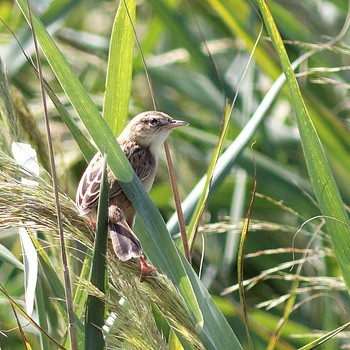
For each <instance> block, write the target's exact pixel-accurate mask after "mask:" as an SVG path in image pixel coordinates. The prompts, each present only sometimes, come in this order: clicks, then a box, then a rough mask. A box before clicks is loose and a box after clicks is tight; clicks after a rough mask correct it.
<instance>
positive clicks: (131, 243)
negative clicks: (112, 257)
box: [108, 205, 143, 261]
mask: <svg viewBox="0 0 350 350" xmlns="http://www.w3.org/2000/svg"><path fill="white" fill-rule="evenodd" d="M108 219H109V220H108V223H109V232H110V236H111V240H112V244H113V249H114V252H115V254H116V255H117V257H118V258H119V259H120V260H122V261H126V260H130V259H131V258H140V257H143V252H142V249H141V244H140V241H139V240H138V238H137V237H136V235H135V233H134V231H133V230H132V229H131V227H130V226H129V224H128V223H127V222H126V220H125V217H124V215H123V214H122V212H121V210H120V209H119V208H118V207H117V206H114V205H112V206H110V207H109V216H108Z"/></svg>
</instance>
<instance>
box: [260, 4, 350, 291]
mask: <svg viewBox="0 0 350 350" xmlns="http://www.w3.org/2000/svg"><path fill="white" fill-rule="evenodd" d="M258 3H259V7H260V9H261V12H262V15H263V18H264V22H265V26H266V28H267V30H268V33H269V35H270V37H271V39H272V43H273V45H274V47H275V50H276V52H277V54H278V55H279V58H280V60H281V64H282V68H283V71H284V74H285V75H286V79H287V83H288V86H289V90H290V94H291V97H292V101H293V105H294V109H295V113H296V117H297V123H298V128H299V133H300V139H301V144H302V147H303V152H304V156H305V160H306V164H307V168H308V172H309V175H310V179H311V183H312V186H313V188H314V191H315V194H316V198H317V201H318V204H319V206H320V210H321V212H322V214H323V215H324V216H325V217H326V218H328V219H325V220H326V227H327V229H328V231H329V233H330V236H331V240H332V245H333V248H334V252H335V255H336V258H337V262H338V264H339V267H340V270H341V272H342V275H343V278H344V281H345V283H346V285H347V288H348V290H350V259H349V251H350V229H349V227H350V220H349V217H348V215H347V213H346V211H345V207H344V204H343V201H342V199H341V196H340V193H339V191H338V188H337V185H336V183H335V180H334V177H333V174H332V172H331V169H330V167H329V164H328V160H327V158H326V155H325V153H324V150H323V147H322V144H321V142H320V139H319V137H318V135H317V132H316V130H315V127H314V125H313V123H312V121H311V119H310V115H309V113H308V110H307V108H306V105H305V102H304V100H303V97H302V95H301V92H300V89H299V85H298V82H297V80H296V78H295V75H294V72H293V69H292V67H291V64H290V62H289V58H288V55H287V52H286V50H285V47H284V44H283V41H282V38H281V36H280V33H279V31H278V29H277V27H276V24H275V22H274V19H273V17H272V15H271V12H270V10H269V7H268V5H267V3H266V2H265V1H263V0H258ZM330 218H333V219H330Z"/></svg>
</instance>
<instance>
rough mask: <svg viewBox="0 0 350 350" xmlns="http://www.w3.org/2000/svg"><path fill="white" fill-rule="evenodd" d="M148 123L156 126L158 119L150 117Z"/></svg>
mask: <svg viewBox="0 0 350 350" xmlns="http://www.w3.org/2000/svg"><path fill="white" fill-rule="evenodd" d="M149 123H150V125H152V126H156V125H157V124H158V119H157V118H151V119H150V120H149Z"/></svg>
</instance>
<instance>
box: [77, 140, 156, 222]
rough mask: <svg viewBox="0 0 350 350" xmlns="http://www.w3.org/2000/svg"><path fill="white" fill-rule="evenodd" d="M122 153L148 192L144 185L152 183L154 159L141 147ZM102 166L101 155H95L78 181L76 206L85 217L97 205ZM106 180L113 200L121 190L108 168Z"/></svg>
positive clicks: (125, 150)
mask: <svg viewBox="0 0 350 350" xmlns="http://www.w3.org/2000/svg"><path fill="white" fill-rule="evenodd" d="M124 153H125V155H126V156H127V158H128V160H129V162H130V163H131V165H132V167H133V169H134V171H135V172H136V175H137V176H138V177H139V178H140V180H141V182H142V183H143V184H144V185H145V187H146V189H147V190H149V188H147V187H149V186H147V185H146V184H147V183H148V182H149V181H150V182H151V183H152V182H153V178H154V175H155V168H156V166H154V163H155V159H154V157H153V156H152V155H151V153H150V152H149V150H148V149H145V148H143V147H133V148H132V149H124ZM102 165H103V158H102V156H101V153H97V154H96V155H95V156H94V158H93V159H92V160H91V162H90V164H89V165H88V167H87V168H86V170H85V172H84V174H83V176H82V178H81V180H80V183H79V186H78V190H77V196H76V204H77V207H78V209H79V211H80V213H81V214H82V215H86V214H87V213H88V212H89V211H90V210H91V209H93V208H95V207H96V206H97V204H98V198H99V196H100V186H101V178H102ZM108 180H109V184H110V187H109V198H113V197H115V196H117V195H118V194H119V193H120V192H121V191H122V189H121V187H120V185H119V183H118V181H115V178H114V175H113V174H112V172H111V171H110V169H109V168H108Z"/></svg>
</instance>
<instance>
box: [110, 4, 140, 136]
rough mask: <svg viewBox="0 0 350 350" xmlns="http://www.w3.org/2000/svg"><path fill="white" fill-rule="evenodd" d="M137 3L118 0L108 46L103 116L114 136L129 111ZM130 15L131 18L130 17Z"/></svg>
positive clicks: (118, 131) (122, 125) (122, 126)
mask: <svg viewBox="0 0 350 350" xmlns="http://www.w3.org/2000/svg"><path fill="white" fill-rule="evenodd" d="M135 12H136V0H128V1H120V3H119V7H118V11H117V14H116V17H115V20H114V24H113V29H112V35H111V42H110V46H109V56H108V71H107V80H106V91H105V98H104V103H103V117H104V118H105V119H106V121H107V124H108V125H109V127H110V128H111V129H112V131H113V133H114V134H115V135H119V134H120V133H121V131H122V130H123V128H124V126H125V123H126V120H127V117H128V110H129V98H130V91H131V81H132V80H131V78H132V64H133V52H134V31H133V27H132V25H133V24H132V23H131V22H130V21H133V22H134V21H135ZM129 15H130V18H129Z"/></svg>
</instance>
